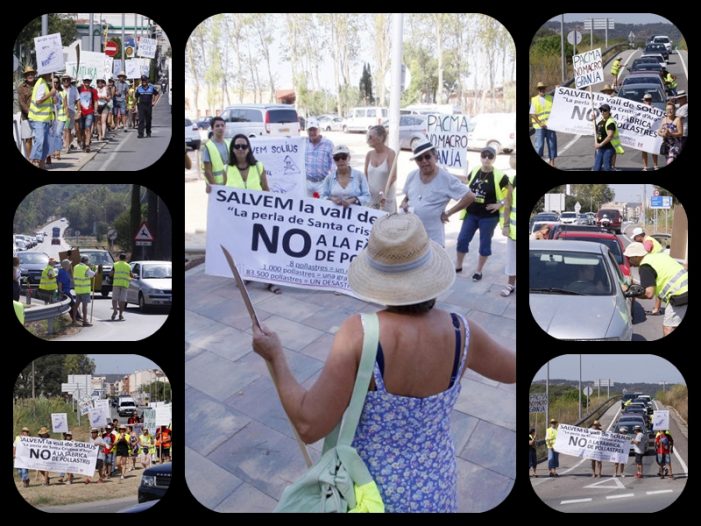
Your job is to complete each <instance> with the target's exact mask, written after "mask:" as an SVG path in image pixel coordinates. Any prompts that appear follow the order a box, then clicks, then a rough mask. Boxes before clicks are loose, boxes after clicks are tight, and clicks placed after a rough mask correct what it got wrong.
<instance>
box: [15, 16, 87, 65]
mask: <svg viewBox="0 0 701 526" xmlns="http://www.w3.org/2000/svg"><path fill="white" fill-rule="evenodd" d="M74 15H75V13H57V14H56V13H50V14H49V32H48V34H49V35H51V34H53V33H61V43H62V44H63V45H64V46H67V45H68V44H71V43H72V42H73V41H74V40H75V39H76V37H77V35H78V32H77V30H76V28H75V23H74V22H73V19H72V18H71V17H72V16H74ZM38 36H41V17H37V18H35V19H33V20H31V21H30V22H29V23H28V24H27V25H26V26H24V28H23V29H22V31H20V32H19V35H17V40H16V41H15V46H16V47H17V48H19V47H21V49H22V50H23V53H22V55H23V56H21V57H20V60H21V61H22V63H24V64H27V63H30V62H31V63H32V64H33V65H35V66H36V52H35V50H34V38H35V37H38ZM24 50H31V51H29V53H28V54H31V55H32V58H31V60H29V57H28V56H27V55H28V54H27V55H25V53H24Z"/></svg>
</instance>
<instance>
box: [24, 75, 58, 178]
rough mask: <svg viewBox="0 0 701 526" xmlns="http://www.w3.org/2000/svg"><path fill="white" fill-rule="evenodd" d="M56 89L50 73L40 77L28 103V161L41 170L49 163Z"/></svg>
mask: <svg viewBox="0 0 701 526" xmlns="http://www.w3.org/2000/svg"><path fill="white" fill-rule="evenodd" d="M55 94H56V88H55V87H54V86H53V82H52V80H51V73H46V74H44V75H40V76H39V78H38V79H37V81H36V82H35V83H34V86H33V87H32V96H31V99H30V101H29V114H28V118H29V126H30V127H31V128H32V139H33V143H32V151H31V153H30V154H29V160H30V161H32V163H33V164H35V165H36V166H38V167H39V168H41V169H42V170H43V169H44V168H45V167H46V164H48V163H50V162H51V161H50V159H49V154H50V153H51V150H52V148H51V141H50V131H51V124H52V123H53V121H54V119H55V118H56V116H55V114H54V95H55Z"/></svg>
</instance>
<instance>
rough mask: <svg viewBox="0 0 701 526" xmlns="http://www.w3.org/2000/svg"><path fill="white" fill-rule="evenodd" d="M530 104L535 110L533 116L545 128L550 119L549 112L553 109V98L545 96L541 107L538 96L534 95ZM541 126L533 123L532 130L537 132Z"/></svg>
mask: <svg viewBox="0 0 701 526" xmlns="http://www.w3.org/2000/svg"><path fill="white" fill-rule="evenodd" d="M531 104H533V107H534V108H535V116H536V117H538V120H539V121H540V122H541V124H542V125H543V126H547V125H548V119H549V118H550V111H551V110H552V107H553V96H552V95H545V104H543V105H541V103H540V95H536V96H535V97H533V98H532V99H531ZM541 124H538V123H537V122H533V128H534V129H536V130H538V129H540V127H541Z"/></svg>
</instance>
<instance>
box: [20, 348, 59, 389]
mask: <svg viewBox="0 0 701 526" xmlns="http://www.w3.org/2000/svg"><path fill="white" fill-rule="evenodd" d="M32 365H33V366H34V367H33V368H32ZM65 381H66V374H65V355H63V354H47V355H46V356H42V357H41V358H37V359H36V360H34V362H30V363H29V364H28V365H27V366H26V367H25V368H24V369H22V372H20V373H19V375H18V376H17V381H16V382H15V389H14V393H13V394H14V398H30V397H31V396H32V385H33V386H34V394H35V396H44V397H47V398H50V397H52V396H61V383H64V382H65Z"/></svg>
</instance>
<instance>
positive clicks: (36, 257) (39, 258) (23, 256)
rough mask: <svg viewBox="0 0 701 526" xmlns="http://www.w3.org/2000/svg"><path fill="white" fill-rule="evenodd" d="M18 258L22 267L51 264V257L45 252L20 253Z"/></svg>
mask: <svg viewBox="0 0 701 526" xmlns="http://www.w3.org/2000/svg"><path fill="white" fill-rule="evenodd" d="M17 257H18V258H19V262H20V264H22V265H46V264H47V263H48V262H49V256H47V255H46V254H44V253H43V252H20V253H19V254H17Z"/></svg>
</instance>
